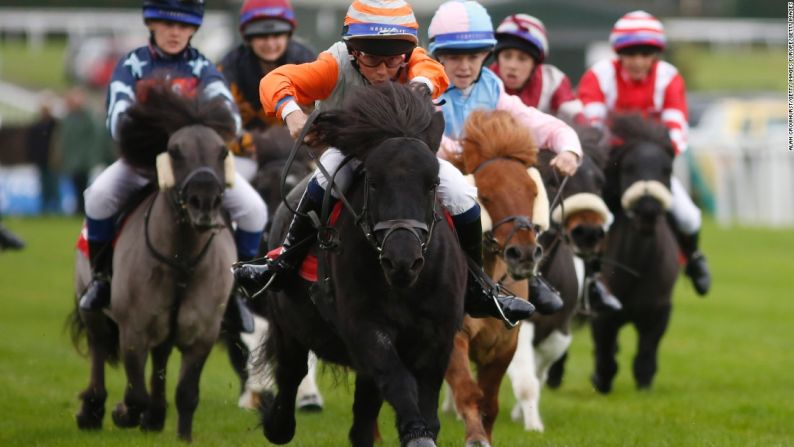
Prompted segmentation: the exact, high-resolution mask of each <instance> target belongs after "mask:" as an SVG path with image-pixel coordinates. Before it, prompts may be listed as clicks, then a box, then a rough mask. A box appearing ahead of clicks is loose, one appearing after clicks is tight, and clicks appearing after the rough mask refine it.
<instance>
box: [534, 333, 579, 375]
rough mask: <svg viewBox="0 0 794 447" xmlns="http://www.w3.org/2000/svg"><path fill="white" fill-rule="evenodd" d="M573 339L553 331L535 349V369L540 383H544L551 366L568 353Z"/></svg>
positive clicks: (568, 335)
mask: <svg viewBox="0 0 794 447" xmlns="http://www.w3.org/2000/svg"><path fill="white" fill-rule="evenodd" d="M572 340H573V337H572V336H571V334H564V333H562V332H561V331H560V330H554V331H552V332H551V334H549V336H548V337H546V338H545V339H544V340H543V341H542V342H540V343H539V344H538V346H537V348H535V368H536V371H537V376H538V379H539V380H540V383H541V384H543V383H545V382H546V380H547V378H548V376H549V370H550V368H551V367H552V365H554V364H556V362H557V361H558V360H560V359H562V358H563V356H565V355H566V354H567V353H568V347H569V346H571V341H572Z"/></svg>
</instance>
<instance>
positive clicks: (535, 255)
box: [532, 245, 543, 262]
mask: <svg viewBox="0 0 794 447" xmlns="http://www.w3.org/2000/svg"><path fill="white" fill-rule="evenodd" d="M541 258H543V247H541V246H540V245H536V246H535V249H534V250H533V251H532V260H533V261H535V262H538V261H540V259H541Z"/></svg>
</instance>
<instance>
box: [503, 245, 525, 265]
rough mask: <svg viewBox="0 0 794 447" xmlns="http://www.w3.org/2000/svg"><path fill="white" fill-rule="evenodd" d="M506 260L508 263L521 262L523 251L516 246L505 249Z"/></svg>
mask: <svg viewBox="0 0 794 447" xmlns="http://www.w3.org/2000/svg"><path fill="white" fill-rule="evenodd" d="M505 259H506V260H507V261H520V260H521V249H520V248H518V247H516V246H515V245H511V246H509V247H507V248H506V249H505Z"/></svg>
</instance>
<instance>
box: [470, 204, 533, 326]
mask: <svg viewBox="0 0 794 447" xmlns="http://www.w3.org/2000/svg"><path fill="white" fill-rule="evenodd" d="M456 230H457V232H458V238H459V239H460V246H461V248H463V252H464V253H465V254H466V256H467V257H468V261H469V276H468V281H467V286H466V299H465V303H464V307H465V310H466V313H467V314H469V315H470V316H472V317H474V318H484V317H493V318H498V319H501V320H503V321H504V322H505V323H506V324H507V325H509V326H515V325H516V324H517V323H518V322H519V321H521V320H525V319H527V318H529V317H531V316H532V314H533V313H534V312H535V306H533V305H532V304H531V303H530V302H529V301H526V300H522V299H521V298H517V297H515V296H511V295H502V294H501V293H499V287H498V286H497V285H496V284H494V282H493V280H492V279H491V278H490V277H489V276H488V275H487V274H486V273H485V272H484V271H483V270H482V222H481V221H480V219H477V220H475V221H474V222H471V223H467V224H462V225H457V226H456Z"/></svg>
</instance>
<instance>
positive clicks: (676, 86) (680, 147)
mask: <svg viewBox="0 0 794 447" xmlns="http://www.w3.org/2000/svg"><path fill="white" fill-rule="evenodd" d="M688 119H689V111H688V109H687V104H686V86H685V85H684V79H683V78H682V77H681V75H680V74H677V75H676V76H675V77H674V78H673V79H672V80H671V81H670V84H669V85H668V86H667V89H666V90H665V92H664V104H663V105H662V116H661V120H662V123H663V124H664V126H665V127H667V129H668V131H669V133H670V140H671V141H672V142H673V148H674V149H675V153H676V155H677V154H680V153H682V152H684V151H685V150H686V149H687V143H688V141H687V140H688V136H689V135H688V134H689V124H688Z"/></svg>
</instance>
